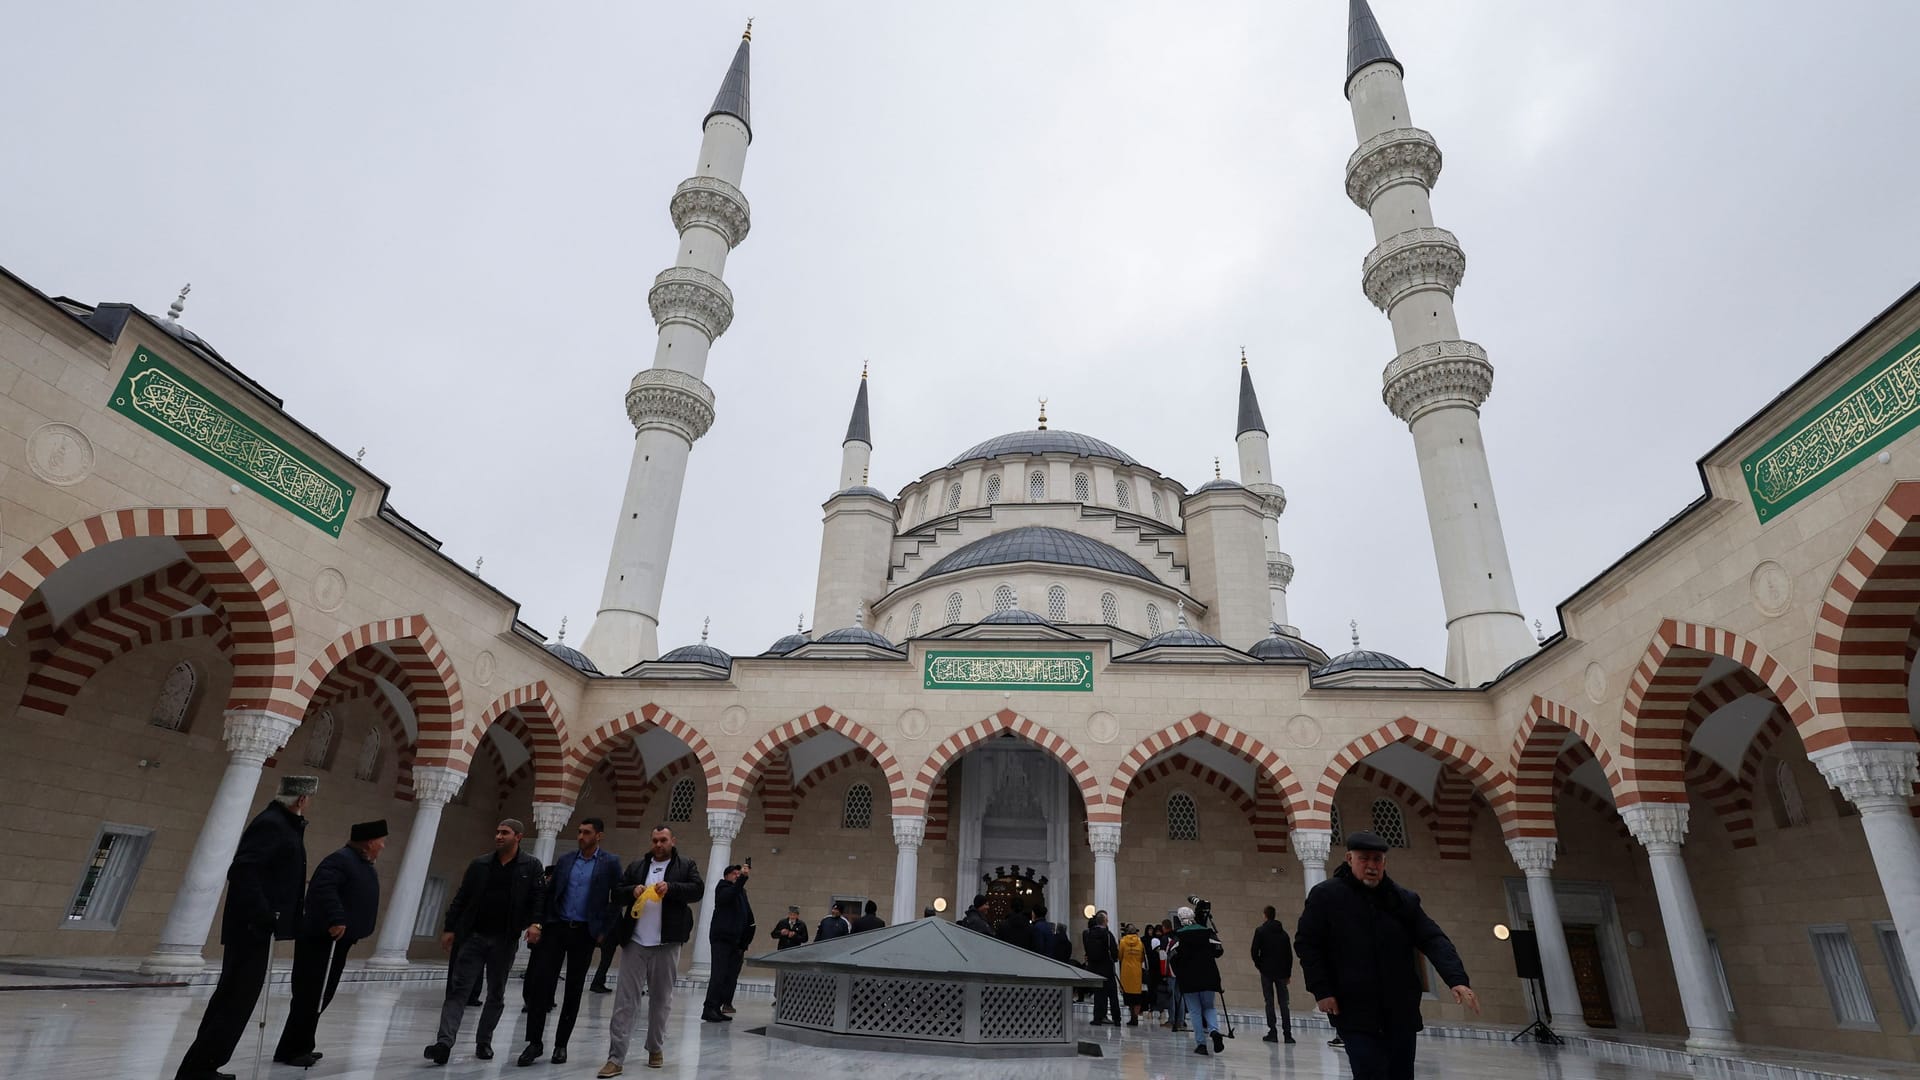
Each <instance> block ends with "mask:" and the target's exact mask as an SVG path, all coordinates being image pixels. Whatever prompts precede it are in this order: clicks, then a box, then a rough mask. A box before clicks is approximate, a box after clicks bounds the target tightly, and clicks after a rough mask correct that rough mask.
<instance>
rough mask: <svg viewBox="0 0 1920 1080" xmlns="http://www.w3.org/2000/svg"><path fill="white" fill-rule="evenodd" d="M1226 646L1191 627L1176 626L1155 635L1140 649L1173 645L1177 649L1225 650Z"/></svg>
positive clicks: (1217, 639)
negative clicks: (1207, 647) (1193, 647)
mask: <svg viewBox="0 0 1920 1080" xmlns="http://www.w3.org/2000/svg"><path fill="white" fill-rule="evenodd" d="M1224 644H1225V643H1224V642H1222V641H1221V640H1220V639H1219V638H1216V637H1213V636H1211V635H1208V634H1203V633H1201V632H1200V631H1198V630H1195V629H1193V628H1192V627H1190V626H1176V627H1174V628H1173V629H1171V630H1169V631H1167V632H1166V633H1164V634H1155V635H1154V636H1153V637H1150V638H1148V639H1147V643H1146V644H1145V645H1142V646H1140V647H1141V648H1142V649H1157V648H1160V647H1161V646H1162V645H1172V646H1176V647H1186V646H1196V645H1204V646H1211V647H1213V648H1223V647H1224Z"/></svg>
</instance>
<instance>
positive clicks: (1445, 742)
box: [1299, 716, 1512, 836]
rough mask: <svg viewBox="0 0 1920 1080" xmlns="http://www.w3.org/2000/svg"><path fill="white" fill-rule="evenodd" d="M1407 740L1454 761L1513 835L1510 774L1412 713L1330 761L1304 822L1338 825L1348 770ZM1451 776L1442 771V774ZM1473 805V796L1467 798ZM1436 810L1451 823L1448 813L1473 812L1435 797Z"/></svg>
mask: <svg viewBox="0 0 1920 1080" xmlns="http://www.w3.org/2000/svg"><path fill="white" fill-rule="evenodd" d="M1397 742H1403V743H1406V744H1408V745H1409V746H1412V747H1413V748H1415V749H1417V750H1420V751H1422V752H1423V753H1425V754H1426V755H1427V756H1428V757H1431V758H1434V759H1435V760H1437V761H1439V762H1440V763H1441V764H1442V765H1447V766H1451V767H1452V768H1453V769H1454V770H1456V771H1457V772H1459V774H1460V776H1461V777H1462V778H1463V779H1464V780H1466V782H1467V789H1468V790H1469V791H1470V792H1471V793H1472V794H1473V795H1477V796H1478V797H1480V798H1482V799H1485V800H1486V802H1487V805H1488V806H1489V807H1491V808H1492V809H1493V811H1494V814H1495V816H1496V817H1498V818H1499V819H1500V829H1501V832H1502V833H1503V834H1506V835H1509V836H1511V835H1512V833H1511V831H1510V827H1511V821H1510V818H1511V808H1510V804H1511V801H1512V794H1511V792H1509V791H1508V790H1507V777H1506V775H1505V774H1504V773H1502V772H1500V770H1499V769H1498V768H1497V767H1496V766H1495V765H1494V763H1493V759H1492V758H1489V757H1488V756H1487V755H1485V754H1483V753H1481V752H1480V750H1479V749H1478V748H1476V747H1475V746H1474V745H1473V744H1471V743H1469V742H1467V741H1466V740H1464V739H1459V738H1455V737H1454V736H1452V735H1449V734H1447V733H1446V732H1444V731H1441V730H1439V729H1437V728H1434V727H1431V726H1429V725H1427V724H1423V723H1421V722H1420V721H1418V720H1415V719H1413V718H1412V717H1410V716H1403V717H1401V718H1400V719H1398V720H1395V721H1393V722H1392V723H1390V724H1382V725H1381V726H1380V727H1378V728H1375V729H1374V730H1373V731H1370V732H1368V733H1367V734H1365V735H1362V736H1360V737H1359V738H1357V739H1355V740H1353V741H1352V742H1350V743H1348V744H1347V745H1346V746H1345V747H1343V748H1341V750H1340V752H1339V753H1337V754H1335V755H1334V756H1333V760H1332V761H1331V762H1328V763H1327V768H1326V771H1324V772H1322V773H1321V774H1320V782H1319V784H1318V785H1317V786H1316V787H1315V788H1314V791H1313V801H1312V806H1311V808H1310V809H1308V810H1305V811H1302V813H1301V816H1300V820H1299V824H1300V825H1302V826H1305V827H1309V828H1321V829H1325V828H1329V827H1331V826H1332V824H1333V797H1334V793H1335V792H1337V791H1339V790H1340V781H1341V780H1342V779H1343V778H1345V777H1346V775H1347V773H1348V772H1349V771H1350V770H1351V769H1352V768H1353V767H1354V766H1355V765H1358V764H1359V763H1360V759H1361V758H1364V757H1366V756H1367V755H1368V754H1371V753H1373V752H1374V751H1376V750H1379V749H1381V748H1383V747H1386V746H1391V745H1392V744H1394V743H1397ZM1445 775H1446V773H1445V771H1444V770H1443V771H1442V773H1441V776H1442V777H1443V778H1444V777H1445ZM1466 802H1467V804H1468V805H1469V806H1470V804H1471V798H1469V799H1467V800H1466ZM1434 810H1435V812H1436V813H1438V814H1440V815H1441V821H1442V824H1443V826H1444V825H1446V824H1447V823H1448V814H1449V813H1450V812H1452V813H1456V814H1458V813H1469V812H1470V811H1465V810H1463V811H1449V810H1448V808H1447V807H1445V806H1443V805H1442V800H1441V799H1440V798H1439V797H1436V798H1435V800H1434Z"/></svg>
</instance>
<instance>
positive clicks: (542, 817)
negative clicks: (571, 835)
mask: <svg viewBox="0 0 1920 1080" xmlns="http://www.w3.org/2000/svg"><path fill="white" fill-rule="evenodd" d="M571 820H573V807H571V806H569V805H567V804H566V803H563V802H536V803H534V804H533V857H534V858H536V859H539V860H540V865H541V866H552V865H553V848H554V845H555V843H556V842H558V840H559V839H560V830H562V829H564V828H566V827H567V822H569V821H571Z"/></svg>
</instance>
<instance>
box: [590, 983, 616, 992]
mask: <svg viewBox="0 0 1920 1080" xmlns="http://www.w3.org/2000/svg"><path fill="white" fill-rule="evenodd" d="M587 989H589V990H591V991H593V992H594V993H596V994H611V993H613V987H611V986H608V985H607V984H606V983H594V984H593V985H592V986H589V987H587Z"/></svg>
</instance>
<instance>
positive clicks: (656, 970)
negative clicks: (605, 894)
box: [598, 825, 707, 1077]
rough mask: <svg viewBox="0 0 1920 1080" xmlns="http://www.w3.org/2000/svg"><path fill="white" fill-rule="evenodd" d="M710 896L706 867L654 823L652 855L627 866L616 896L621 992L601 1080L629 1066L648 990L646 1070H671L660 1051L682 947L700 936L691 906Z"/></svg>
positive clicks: (615, 1001) (616, 992) (616, 997)
mask: <svg viewBox="0 0 1920 1080" xmlns="http://www.w3.org/2000/svg"><path fill="white" fill-rule="evenodd" d="M706 895H707V884H706V882H704V881H702V880H700V867H699V865H698V864H696V863H695V862H694V861H693V860H692V859H689V858H687V857H686V856H684V855H681V854H680V849H679V848H678V847H677V846H675V845H674V842H673V829H672V828H671V827H669V826H666V825H656V826H654V828H653V833H652V835H651V836H650V837H649V838H648V851H647V854H645V855H642V856H641V857H639V858H637V859H635V860H633V861H632V862H630V863H628V864H627V868H626V870H625V871H624V872H622V873H621V875H620V884H618V885H615V886H614V887H613V895H612V896H611V897H610V898H609V899H611V900H612V901H613V903H614V905H615V906H616V907H617V908H618V910H619V919H618V920H617V921H616V922H615V923H614V927H613V934H614V936H615V937H616V938H618V939H619V941H620V983H619V985H618V986H616V987H614V994H613V1020H612V1023H611V1028H612V1030H611V1031H610V1032H609V1035H610V1037H609V1039H608V1047H607V1063H606V1064H605V1065H602V1066H601V1067H600V1072H599V1074H598V1075H599V1076H602V1077H607V1076H618V1075H620V1073H621V1072H622V1071H623V1070H624V1069H625V1062H626V1060H627V1042H628V1041H629V1040H630V1039H631V1037H632V1035H633V1020H634V1013H635V1012H636V1011H638V1010H639V1008H640V995H641V994H642V993H645V994H646V995H647V1041H646V1046H647V1066H648V1067H649V1068H654V1069H658V1068H662V1067H664V1066H665V1064H666V1059H665V1057H664V1056H663V1055H662V1053H661V1047H663V1046H665V1045H666V1036H667V1019H668V1017H669V1016H670V1015H671V1012H672V1009H673V980H674V977H675V976H676V975H678V974H679V970H678V969H679V966H680V946H682V945H685V944H686V943H687V939H688V938H690V937H692V936H693V907H692V905H694V904H697V903H699V902H700V901H701V900H704V899H705V898H706Z"/></svg>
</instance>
